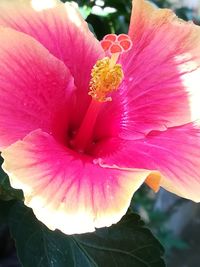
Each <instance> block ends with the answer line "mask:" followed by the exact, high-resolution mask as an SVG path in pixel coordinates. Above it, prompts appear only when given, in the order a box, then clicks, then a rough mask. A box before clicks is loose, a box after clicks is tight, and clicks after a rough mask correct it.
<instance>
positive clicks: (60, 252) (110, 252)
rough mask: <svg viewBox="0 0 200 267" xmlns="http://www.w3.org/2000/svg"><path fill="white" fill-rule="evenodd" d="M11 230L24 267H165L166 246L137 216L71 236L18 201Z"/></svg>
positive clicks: (14, 209) (11, 214)
mask: <svg viewBox="0 0 200 267" xmlns="http://www.w3.org/2000/svg"><path fill="white" fill-rule="evenodd" d="M80 223H81V222H80ZM10 229H11V234H12V236H13V237H14V239H15V240H16V246H17V251H18V256H19V259H20V261H21V263H22V265H23V266H24V267H36V266H37V267H39V266H40V267H68V266H69V267H72V266H74V267H107V266H108V267H117V266H119V267H121V266H130V267H131V266H134V267H164V266H165V264H164V261H163V259H162V258H161V257H162V255H163V248H162V246H161V245H160V244H159V242H158V241H157V240H156V239H155V238H154V237H153V235H152V233H151V232H150V231H149V230H148V229H147V228H145V227H144V224H143V222H142V221H141V220H140V217H139V216H138V215H135V214H129V215H126V216H125V217H124V218H123V219H122V220H121V222H119V223H118V224H116V225H113V226H111V227H110V228H102V229H99V230H97V231H96V232H95V233H90V234H83V235H74V236H67V235H64V234H63V233H61V232H60V231H53V232H52V231H50V230H49V229H47V228H46V227H45V226H44V225H43V224H42V223H41V222H39V221H37V219H36V218H35V216H34V215H33V213H32V210H31V209H29V208H27V207H25V206H24V205H23V204H22V203H21V202H18V203H17V204H16V205H14V206H13V208H12V209H11V212H10Z"/></svg>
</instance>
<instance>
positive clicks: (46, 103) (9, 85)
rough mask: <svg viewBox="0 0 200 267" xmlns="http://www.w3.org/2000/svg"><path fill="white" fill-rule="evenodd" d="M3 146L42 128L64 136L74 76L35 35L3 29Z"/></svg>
mask: <svg viewBox="0 0 200 267" xmlns="http://www.w3.org/2000/svg"><path fill="white" fill-rule="evenodd" d="M0 43H1V45H0V147H1V148H2V147H6V146H8V145H10V144H11V143H13V142H15V141H17V140H18V139H20V138H23V137H24V136H25V135H27V134H28V133H29V132H31V131H33V130H35V129H38V128H41V129H43V130H44V131H47V132H49V133H50V132H52V133H53V134H57V137H58V138H61V137H62V138H64V134H66V128H67V119H68V118H67V115H68V114H69V100H68V99H69V96H70V95H71V94H70V93H71V91H72V89H73V87H74V86H73V79H72V77H71V74H70V73H69V71H68V70H67V68H66V66H65V65H64V63H63V62H61V61H60V60H58V59H57V58H55V57H54V56H52V55H51V54H50V53H49V52H48V50H47V49H46V48H44V47H43V46H42V45H41V44H40V43H38V42H37V41H36V40H35V39H33V38H32V37H29V36H28V35H26V34H23V33H20V32H17V31H15V30H12V29H9V28H0Z"/></svg>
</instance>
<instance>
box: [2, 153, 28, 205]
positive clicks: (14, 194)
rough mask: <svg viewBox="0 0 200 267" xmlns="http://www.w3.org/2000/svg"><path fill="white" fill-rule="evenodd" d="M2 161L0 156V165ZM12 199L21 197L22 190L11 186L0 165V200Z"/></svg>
mask: <svg viewBox="0 0 200 267" xmlns="http://www.w3.org/2000/svg"><path fill="white" fill-rule="evenodd" d="M2 163H3V159H2V157H0V166H1V165H2ZM12 199H18V200H21V199H23V192H22V190H16V189H14V188H12V187H11V185H10V182H9V178H8V175H7V174H6V173H5V172H4V171H3V170H2V168H1V167H0V200H5V201H9V200H12Z"/></svg>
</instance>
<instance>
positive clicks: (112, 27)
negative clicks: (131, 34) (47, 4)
mask: <svg viewBox="0 0 200 267" xmlns="http://www.w3.org/2000/svg"><path fill="white" fill-rule="evenodd" d="M62 1H63V2H66V0H62ZM68 2H71V1H68ZM74 2H76V3H77V4H78V6H79V8H80V11H81V13H82V15H83V17H84V18H85V19H86V20H87V22H88V23H89V25H91V26H90V28H91V29H93V31H94V33H95V34H96V36H97V38H98V39H102V38H103V36H104V35H106V34H108V33H117V34H119V33H127V32H128V26H129V21H130V15H131V5H132V1H131V0H83V1H82V0H81V1H80V0H77V1H74ZM151 2H152V3H153V4H155V5H156V6H158V7H160V8H171V9H173V10H174V11H175V12H176V14H177V15H178V16H179V17H180V18H182V19H184V20H191V19H193V20H195V22H198V18H196V17H194V16H193V15H194V14H193V12H192V10H191V9H189V8H188V7H184V6H183V7H181V8H175V7H174V6H173V5H172V4H171V3H170V2H169V1H168V0H151Z"/></svg>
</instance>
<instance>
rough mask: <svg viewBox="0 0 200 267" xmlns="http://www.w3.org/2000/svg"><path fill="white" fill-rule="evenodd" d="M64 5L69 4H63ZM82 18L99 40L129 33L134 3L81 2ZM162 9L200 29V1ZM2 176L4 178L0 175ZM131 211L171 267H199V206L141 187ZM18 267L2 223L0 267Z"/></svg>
mask: <svg viewBox="0 0 200 267" xmlns="http://www.w3.org/2000/svg"><path fill="white" fill-rule="evenodd" d="M63 2H66V1H65V0H63ZM75 3H76V4H78V5H79V8H80V11H81V13H82V15H83V17H84V18H85V19H86V20H87V22H88V24H89V27H90V29H91V30H92V31H93V32H94V34H95V35H96V36H97V38H98V39H99V40H100V39H102V37H103V36H104V35H106V34H108V33H127V31H128V25H129V21H130V13H131V0H96V1H94V0H80V1H79V0H78V1H75ZM152 4H155V5H156V6H158V7H161V8H171V9H172V10H174V12H175V13H176V14H177V15H178V16H179V17H181V18H182V19H184V20H193V21H194V23H196V24H199V25H200V0H154V1H152ZM0 175H1V174H0ZM131 209H133V210H134V211H137V212H139V213H140V215H141V216H142V218H143V219H144V220H145V222H146V223H147V225H148V227H150V229H151V230H152V231H153V232H154V234H155V235H156V236H157V238H158V239H159V240H160V241H161V243H162V244H163V245H164V247H165V249H166V261H167V266H168V267H199V266H200V231H199V229H200V206H199V205H198V204H194V203H192V202H190V201H187V200H183V199H180V198H178V197H176V196H174V195H172V194H170V193H168V192H166V191H164V190H161V191H160V192H159V193H158V194H156V195H155V194H154V193H153V192H152V191H151V190H149V189H148V188H146V187H145V186H144V187H142V188H141V189H140V190H139V191H138V192H137V194H136V195H135V196H134V199H133V202H132V205H131ZM17 266H18V267H19V266H20V265H19V263H18V261H17V258H16V253H15V249H14V243H13V241H12V240H11V239H10V236H9V233H8V229H7V228H6V226H4V225H1V220H0V267H17Z"/></svg>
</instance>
